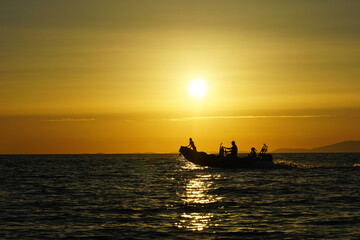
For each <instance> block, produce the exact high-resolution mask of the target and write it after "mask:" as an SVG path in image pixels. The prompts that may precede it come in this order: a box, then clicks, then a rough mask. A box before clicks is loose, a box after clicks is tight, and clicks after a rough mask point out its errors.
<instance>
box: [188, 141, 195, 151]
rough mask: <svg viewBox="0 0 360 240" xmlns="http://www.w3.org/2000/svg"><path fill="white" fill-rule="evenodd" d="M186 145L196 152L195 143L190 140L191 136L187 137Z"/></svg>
mask: <svg viewBox="0 0 360 240" xmlns="http://www.w3.org/2000/svg"><path fill="white" fill-rule="evenodd" d="M188 147H190V148H192V150H194V151H195V152H196V147H195V143H194V141H193V140H192V138H189V145H188Z"/></svg>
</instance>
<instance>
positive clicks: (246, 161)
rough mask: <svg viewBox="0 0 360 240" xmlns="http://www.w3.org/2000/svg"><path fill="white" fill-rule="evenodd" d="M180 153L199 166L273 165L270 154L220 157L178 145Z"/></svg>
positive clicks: (241, 166)
mask: <svg viewBox="0 0 360 240" xmlns="http://www.w3.org/2000/svg"><path fill="white" fill-rule="evenodd" d="M179 152H180V154H181V155H183V156H184V158H185V159H187V160H188V161H190V162H192V163H195V164H197V165H201V166H208V167H218V168H272V167H274V166H275V164H274V162H273V160H272V156H271V155H270V154H263V155H261V156H260V157H256V158H250V157H243V158H240V157H237V158H232V157H230V156H227V157H220V156H219V155H214V154H207V153H205V152H197V151H194V150H192V149H190V148H188V147H184V146H182V147H180V150H179Z"/></svg>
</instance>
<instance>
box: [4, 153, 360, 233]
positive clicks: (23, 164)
mask: <svg viewBox="0 0 360 240" xmlns="http://www.w3.org/2000/svg"><path fill="white" fill-rule="evenodd" d="M274 158H275V159H276V160H277V161H279V162H282V164H288V165H294V166H298V167H294V168H290V169H272V170H241V169H238V170H231V169H209V168H204V167H198V166H196V165H194V164H191V163H189V162H187V161H186V160H185V159H183V158H182V157H180V156H179V155H175V154H174V155H163V154H160V155H31V156H26V155H20V156H0V171H1V174H0V178H1V184H0V193H1V194H0V203H1V204H0V208H1V209H0V212H1V213H0V239H38V238H45V239H77V238H83V239H159V238H164V239H259V238H262V239H279V238H287V239H304V238H321V239H360V186H359V183H360V167H356V165H355V167H354V164H360V154H275V155H274Z"/></svg>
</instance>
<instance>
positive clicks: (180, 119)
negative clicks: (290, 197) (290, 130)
mask: <svg viewBox="0 0 360 240" xmlns="http://www.w3.org/2000/svg"><path fill="white" fill-rule="evenodd" d="M330 117H334V116H333V115H279V116H277V115H274V116H271V115H270V116H256V115H254V116H244V115H240V116H204V117H186V118H171V119H169V120H170V121H191V120H204V119H259V118H260V119H261V118H263V119H266V118H330Z"/></svg>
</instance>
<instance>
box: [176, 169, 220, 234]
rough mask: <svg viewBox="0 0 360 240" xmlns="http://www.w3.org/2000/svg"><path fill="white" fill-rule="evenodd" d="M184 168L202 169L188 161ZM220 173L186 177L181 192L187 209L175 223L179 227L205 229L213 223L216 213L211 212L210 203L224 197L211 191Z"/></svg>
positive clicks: (195, 229) (192, 229) (194, 229)
mask: <svg viewBox="0 0 360 240" xmlns="http://www.w3.org/2000/svg"><path fill="white" fill-rule="evenodd" d="M182 169H183V170H190V171H191V170H199V169H200V170H201V169H203V168H202V167H198V166H197V165H195V164H192V163H188V164H185V166H183V167H182ZM218 178H220V175H212V174H197V175H195V177H192V178H188V179H184V183H185V184H184V186H183V189H182V191H181V193H180V197H181V200H182V201H183V204H184V206H185V209H186V210H185V211H184V212H183V213H182V214H181V216H180V219H179V221H178V222H177V223H176V224H175V225H176V227H178V228H179V229H187V230H191V231H203V230H204V229H206V228H209V227H210V226H212V225H215V224H211V220H212V219H213V218H214V213H213V212H210V211H211V208H212V207H210V206H209V205H211V204H214V203H216V202H219V201H221V199H222V197H220V196H217V195H214V194H212V193H211V191H212V190H214V188H215V187H214V180H215V179H218Z"/></svg>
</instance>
